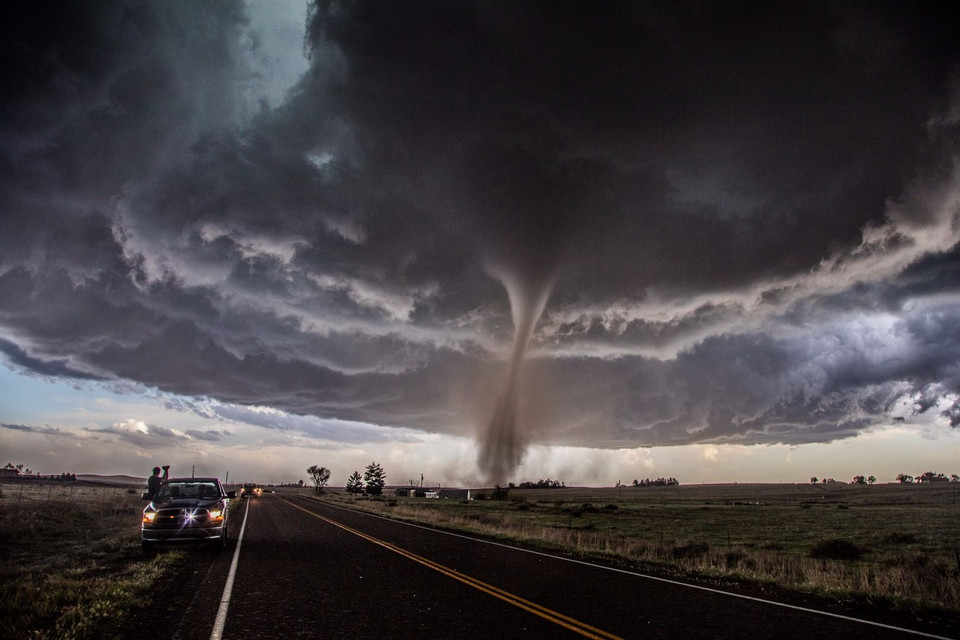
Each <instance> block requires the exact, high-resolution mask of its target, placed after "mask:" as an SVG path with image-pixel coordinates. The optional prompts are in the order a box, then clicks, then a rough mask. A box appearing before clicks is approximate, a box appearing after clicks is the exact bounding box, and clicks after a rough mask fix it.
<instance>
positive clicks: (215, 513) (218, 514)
mask: <svg viewBox="0 0 960 640" xmlns="http://www.w3.org/2000/svg"><path fill="white" fill-rule="evenodd" d="M210 519H211V520H223V510H222V509H213V510H211V511H210Z"/></svg>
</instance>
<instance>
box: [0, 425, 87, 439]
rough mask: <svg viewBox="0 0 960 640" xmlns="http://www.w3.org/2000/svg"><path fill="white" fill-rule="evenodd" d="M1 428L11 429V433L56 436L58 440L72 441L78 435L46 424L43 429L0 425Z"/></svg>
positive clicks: (29, 426)
mask: <svg viewBox="0 0 960 640" xmlns="http://www.w3.org/2000/svg"><path fill="white" fill-rule="evenodd" d="M0 427H3V428H4V429H9V430H11V431H20V432H22V433H39V434H40V435H44V436H56V437H58V438H67V439H70V440H75V439H76V438H77V436H76V435H74V434H73V433H71V432H69V431H64V430H62V429H58V428H57V427H51V426H50V425H48V424H45V425H43V426H42V427H34V426H31V425H26V424H7V423H0Z"/></svg>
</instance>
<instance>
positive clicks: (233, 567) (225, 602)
mask: <svg viewBox="0 0 960 640" xmlns="http://www.w3.org/2000/svg"><path fill="white" fill-rule="evenodd" d="M249 514H250V501H249V500H247V506H246V508H245V509H244V511H243V524H241V525H240V536H239V537H237V548H236V549H234V551H233V562H231V563H230V573H228V574H227V583H226V584H225V585H223V597H221V598H220V608H219V609H218V610H217V619H216V620H215V621H214V623H213V633H211V634H210V640H221V638H223V627H224V625H226V624H227V609H228V608H229V607H230V594H231V593H232V592H233V577H234V576H235V575H236V574H237V563H238V562H239V561H240V544H241V543H242V542H243V532H244V530H246V528H247V515H249Z"/></svg>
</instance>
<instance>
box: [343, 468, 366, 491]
mask: <svg viewBox="0 0 960 640" xmlns="http://www.w3.org/2000/svg"><path fill="white" fill-rule="evenodd" d="M344 489H345V490H346V492H347V493H353V494H357V495H359V494H361V493H363V479H362V478H361V477H360V472H359V471H354V472H353V474H352V475H351V476H350V477H349V478H347V486H346V487H344Z"/></svg>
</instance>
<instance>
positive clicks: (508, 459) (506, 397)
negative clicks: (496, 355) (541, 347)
mask: <svg viewBox="0 0 960 640" xmlns="http://www.w3.org/2000/svg"><path fill="white" fill-rule="evenodd" d="M500 280H501V281H502V282H503V284H504V286H505V288H506V289H507V295H508V296H509V298H510V313H511V316H512V318H513V327H514V334H513V345H512V347H511V350H510V359H509V360H508V361H507V368H506V371H505V375H504V378H503V382H502V386H501V387H500V392H499V395H498V397H497V402H496V404H495V405H494V409H493V414H492V415H491V417H490V421H489V422H488V423H487V424H486V428H485V429H484V430H483V431H482V432H481V434H480V449H479V454H478V458H477V464H478V466H479V467H480V470H481V471H482V472H483V473H484V474H485V475H486V479H487V481H488V482H490V483H491V484H494V483H497V484H499V483H504V482H505V481H506V480H507V478H509V476H510V474H511V473H512V472H513V471H514V470H515V469H516V468H517V467H518V466H519V465H520V462H521V461H522V460H523V455H524V453H525V451H526V444H525V441H524V437H523V434H522V425H521V424H520V423H519V421H518V412H517V407H518V402H519V399H520V382H521V373H522V369H523V362H524V358H525V356H526V353H527V347H528V345H529V343H530V338H531V337H532V336H533V331H534V329H535V328H536V326H537V322H538V321H539V320H540V316H541V315H542V314H543V309H544V307H545V306H546V304H547V300H548V299H549V297H550V292H551V290H552V289H553V279H552V278H551V279H548V280H546V281H545V282H541V283H539V285H529V284H528V285H526V286H524V285H523V284H521V283H518V282H516V281H515V280H512V279H510V278H507V277H503V276H501V277H500Z"/></svg>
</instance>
